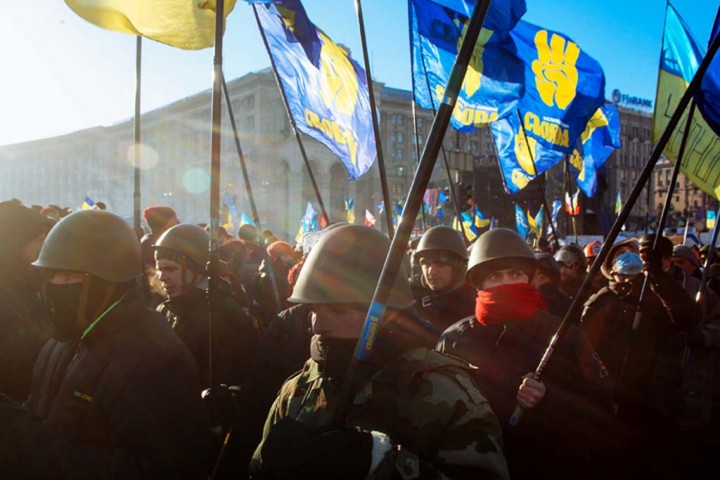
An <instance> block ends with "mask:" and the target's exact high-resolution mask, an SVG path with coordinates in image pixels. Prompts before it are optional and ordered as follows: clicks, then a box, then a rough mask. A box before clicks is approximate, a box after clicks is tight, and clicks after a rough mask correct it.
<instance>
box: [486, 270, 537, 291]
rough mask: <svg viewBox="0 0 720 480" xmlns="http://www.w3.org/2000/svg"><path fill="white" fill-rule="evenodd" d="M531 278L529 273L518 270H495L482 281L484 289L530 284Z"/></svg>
mask: <svg viewBox="0 0 720 480" xmlns="http://www.w3.org/2000/svg"><path fill="white" fill-rule="evenodd" d="M529 281H530V278H529V277H528V275H527V273H525V272H524V271H522V270H520V269H517V268H507V269H505V270H495V271H494V272H490V273H489V274H488V275H487V276H486V277H485V278H484V279H483V281H482V289H483V290H487V289H488V288H493V287H499V286H501V285H515V284H518V283H528V282H529Z"/></svg>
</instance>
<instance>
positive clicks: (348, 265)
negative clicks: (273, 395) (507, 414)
mask: <svg viewBox="0 0 720 480" xmlns="http://www.w3.org/2000/svg"><path fill="white" fill-rule="evenodd" d="M388 246H389V241H388V239H387V238H386V237H385V236H384V235H382V234H381V233H380V232H378V231H377V230H373V229H370V228H367V227H363V226H360V225H347V226H342V227H339V228H337V229H335V230H333V231H331V232H329V233H328V234H327V235H325V236H324V237H323V238H322V239H321V240H320V242H319V243H318V245H317V246H316V247H315V248H314V249H313V251H312V252H311V253H310V255H309V257H308V258H307V261H306V263H305V266H304V268H303V270H302V272H301V274H300V278H299V279H298V283H297V285H296V287H295V290H294V293H293V297H291V298H290V300H291V301H294V302H298V303H305V304H309V305H311V306H312V308H313V318H312V328H313V333H314V336H313V340H312V345H311V358H310V359H309V360H308V361H307V363H306V364H305V366H304V368H303V370H302V371H301V372H299V373H298V374H296V375H295V376H293V377H292V378H290V379H289V380H288V381H287V382H285V384H284V385H283V386H282V388H281V390H280V393H279V395H278V398H277V399H276V401H275V403H274V404H273V406H272V408H271V410H270V412H269V415H268V418H267V422H266V426H265V431H264V433H263V440H262V442H261V443H260V445H259V446H258V448H257V450H256V452H255V456H254V459H253V464H252V465H251V472H252V477H253V478H262V479H266V478H315V479H317V478H328V479H330V478H333V479H334V478H344V479H361V478H367V477H371V478H397V477H398V475H399V476H400V477H401V478H458V479H464V478H500V479H502V478H508V470H507V464H506V462H505V458H504V456H503V453H502V445H501V434H500V427H499V425H498V421H497V419H496V417H495V415H494V414H493V412H492V410H491V409H490V407H489V405H488V403H487V400H486V399H485V397H484V396H483V395H482V394H481V393H480V391H479V390H478V388H477V386H476V384H475V382H474V381H473V379H472V376H471V374H470V373H469V371H470V370H471V368H472V367H469V366H468V365H467V363H465V362H463V361H460V360H458V359H454V358H451V357H447V356H445V355H441V354H438V353H437V352H433V351H431V350H429V349H428V348H424V347H426V346H428V345H432V342H433V341H434V335H433V334H432V330H431V329H430V328H429V325H425V324H423V323H422V322H420V321H418V320H417V319H416V317H415V316H414V315H413V314H412V313H411V312H410V311H408V310H407V308H408V307H410V306H411V305H412V303H413V300H412V296H411V293H410V288H409V284H408V281H407V276H406V275H404V274H403V272H401V273H400V274H399V275H398V277H397V280H396V283H395V285H394V286H393V290H392V293H391V295H390V299H389V300H388V305H387V309H388V313H387V314H386V316H385V320H384V322H383V325H382V326H381V327H380V332H379V333H378V336H377V339H376V343H375V346H374V348H373V353H372V355H371V358H370V361H369V362H365V363H362V364H361V365H360V368H359V369H358V375H357V376H356V382H355V385H356V387H355V388H354V389H353V395H354V396H353V401H352V403H351V405H350V406H349V407H348V409H347V414H346V415H345V417H344V418H343V419H342V425H341V426H340V428H337V427H331V423H332V420H333V415H334V412H335V410H336V408H337V406H338V397H339V393H340V386H341V384H342V379H343V376H344V375H345V372H346V370H347V366H348V364H349V362H350V359H351V358H352V352H353V347H354V345H355V343H356V341H357V338H358V337H359V335H360V330H361V328H362V325H363V321H364V318H365V313H366V311H367V307H368V304H369V302H370V300H371V298H372V292H373V290H374V288H375V284H376V282H377V280H378V277H379V274H380V271H381V269H382V265H383V259H384V257H385V254H386V252H387V249H388Z"/></svg>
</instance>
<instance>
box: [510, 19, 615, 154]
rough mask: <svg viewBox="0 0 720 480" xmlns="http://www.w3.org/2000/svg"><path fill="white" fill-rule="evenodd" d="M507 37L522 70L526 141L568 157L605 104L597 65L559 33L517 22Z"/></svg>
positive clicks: (522, 105) (599, 68) (600, 71)
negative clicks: (520, 60) (523, 68)
mask: <svg viewBox="0 0 720 480" xmlns="http://www.w3.org/2000/svg"><path fill="white" fill-rule="evenodd" d="M510 35H511V36H512V38H513V40H514V41H515V46H516V48H517V53H518V55H519V57H520V58H521V59H522V60H523V63H524V64H525V94H524V95H523V98H522V100H521V101H520V111H521V113H522V116H523V124H524V125H525V130H526V131H527V134H528V136H530V137H533V138H534V139H536V140H537V141H538V142H539V143H541V144H543V145H544V146H546V147H548V148H550V149H553V150H557V151H561V152H565V153H572V151H573V149H574V148H575V141H576V139H577V138H578V137H579V136H580V134H581V133H582V131H583V130H584V129H585V124H586V123H587V121H588V119H590V117H592V115H593V114H594V113H595V111H596V110H597V109H598V108H600V106H601V105H602V104H603V103H604V102H605V75H604V73H603V70H602V68H601V67H600V64H599V63H598V62H597V61H595V60H594V59H593V58H592V57H590V56H589V55H588V54H586V53H585V52H583V51H582V50H581V49H580V47H579V46H578V45H577V43H575V42H574V41H573V40H572V39H570V38H569V37H567V36H565V35H563V34H562V33H558V32H554V31H552V30H548V29H545V28H542V27H539V26H537V25H533V24H531V23H528V22H525V21H522V20H521V21H519V22H518V23H517V25H516V26H515V28H514V29H513V30H511V31H510Z"/></svg>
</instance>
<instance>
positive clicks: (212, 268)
mask: <svg viewBox="0 0 720 480" xmlns="http://www.w3.org/2000/svg"><path fill="white" fill-rule="evenodd" d="M224 20H225V2H224V1H220V2H216V6H215V52H214V56H213V86H212V135H211V141H210V259H209V262H208V272H207V275H208V277H209V278H208V303H209V311H208V330H209V332H210V334H209V339H208V340H209V341H208V383H209V384H210V388H215V386H216V385H215V383H214V382H215V378H214V374H213V365H214V361H213V360H214V357H215V328H214V327H215V315H214V314H215V311H214V310H215V308H214V306H215V304H216V300H217V297H218V293H219V292H220V285H219V283H220V276H219V275H218V273H219V272H218V270H219V266H220V261H219V258H218V236H219V235H218V229H219V227H220V153H221V150H220V148H221V144H220V141H221V138H220V133H221V132H220V126H221V123H222V61H223V60H222V55H223V31H224V23H225V22H224Z"/></svg>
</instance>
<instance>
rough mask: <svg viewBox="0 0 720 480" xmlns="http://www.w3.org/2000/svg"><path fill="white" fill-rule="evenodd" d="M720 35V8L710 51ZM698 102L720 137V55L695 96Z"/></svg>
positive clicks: (711, 64) (705, 117)
mask: <svg viewBox="0 0 720 480" xmlns="http://www.w3.org/2000/svg"><path fill="white" fill-rule="evenodd" d="M719 34H720V7H719V8H718V12H717V15H716V16H715V26H714V27H713V30H712V34H711V35H710V41H709V42H708V49H709V48H710V45H711V44H712V42H713V40H715V38H716V37H717V36H718V35H719ZM695 100H696V101H697V106H698V109H699V110H700V113H702V116H703V118H704V119H705V121H706V122H707V124H708V125H709V126H710V128H712V129H713V131H714V132H715V133H716V134H717V135H720V55H717V54H716V55H715V58H713V60H712V63H710V67H709V68H708V70H707V72H705V76H704V77H703V80H702V84H701V85H700V90H699V92H698V93H697V94H696V96H695Z"/></svg>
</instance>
